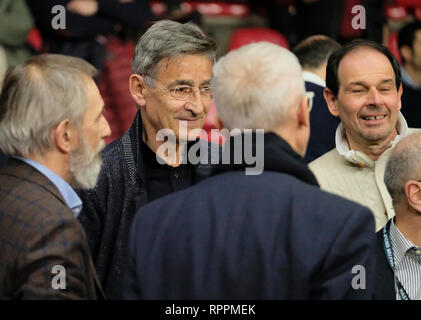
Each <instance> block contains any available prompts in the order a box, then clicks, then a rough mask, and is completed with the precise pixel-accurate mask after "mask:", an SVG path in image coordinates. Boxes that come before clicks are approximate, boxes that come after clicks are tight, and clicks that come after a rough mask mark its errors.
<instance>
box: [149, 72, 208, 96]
mask: <svg viewBox="0 0 421 320" xmlns="http://www.w3.org/2000/svg"><path fill="white" fill-rule="evenodd" d="M142 76H143V77H147V78H149V79H152V80H155V81H157V82H161V83H162V81H159V80H158V79H156V78H152V77H151V76H149V75H148V74H143V75H142ZM148 85H149V84H148ZM160 90H162V91H165V92H168V93H169V94H170V96H171V97H172V98H174V99H177V100H183V101H186V100H190V99H192V98H194V97H195V94H196V92H199V93H200V98H201V99H202V100H205V101H209V100H210V99H211V98H212V90H211V86H210V85H207V84H206V85H203V86H201V87H200V88H194V87H191V86H188V85H177V86H175V87H174V88H170V89H168V88H164V89H160Z"/></svg>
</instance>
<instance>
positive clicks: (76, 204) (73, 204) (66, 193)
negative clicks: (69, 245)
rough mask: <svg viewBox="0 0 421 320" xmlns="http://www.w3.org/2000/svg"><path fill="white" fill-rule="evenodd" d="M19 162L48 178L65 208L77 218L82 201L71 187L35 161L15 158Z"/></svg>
mask: <svg viewBox="0 0 421 320" xmlns="http://www.w3.org/2000/svg"><path fill="white" fill-rule="evenodd" d="M15 158H17V159H19V160H22V161H24V162H25V163H27V164H28V165H30V166H31V167H33V168H35V169H36V170H38V171H39V172H41V173H42V174H43V175H44V176H46V177H47V178H48V180H50V181H51V182H52V183H53V184H54V185H55V186H56V187H57V189H58V191H59V192H60V194H61V195H62V196H63V199H64V201H65V202H66V204H67V206H68V207H69V208H70V209H71V210H72V212H73V214H74V215H75V217H77V216H78V215H79V213H80V211H81V210H82V201H81V200H80V198H79V196H78V195H77V193H76V192H75V191H74V190H73V189H72V187H71V186H70V185H69V184H68V183H67V182H66V181H65V180H64V179H63V178H62V177H60V176H59V175H58V174H56V173H54V172H53V171H51V170H50V169H48V168H47V167H46V166H44V165H42V164H40V163H39V162H37V161H34V160H31V159H26V158H21V157H15Z"/></svg>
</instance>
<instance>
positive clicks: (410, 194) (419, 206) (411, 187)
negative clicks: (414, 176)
mask: <svg viewBox="0 0 421 320" xmlns="http://www.w3.org/2000/svg"><path fill="white" fill-rule="evenodd" d="M405 197H406V200H407V201H408V204H409V206H411V207H412V208H414V209H415V210H416V211H417V212H421V185H420V182H417V181H413V180H409V181H407V182H406V183H405Z"/></svg>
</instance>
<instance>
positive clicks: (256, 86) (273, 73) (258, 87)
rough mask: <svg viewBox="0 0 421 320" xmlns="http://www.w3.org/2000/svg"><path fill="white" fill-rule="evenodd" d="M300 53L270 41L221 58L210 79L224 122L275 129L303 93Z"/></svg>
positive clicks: (237, 125) (250, 45) (244, 126)
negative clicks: (295, 53)
mask: <svg viewBox="0 0 421 320" xmlns="http://www.w3.org/2000/svg"><path fill="white" fill-rule="evenodd" d="M301 71H302V70H301V66H300V64H299V62H298V59H297V57H296V56H295V55H294V54H293V53H291V52H290V51H288V50H286V49H284V48H282V47H280V46H277V45H275V44H272V43H269V42H257V43H252V44H249V45H246V46H243V47H241V48H239V49H237V50H234V51H231V52H230V53H228V54H227V55H226V56H224V57H222V58H221V59H219V61H218V62H217V63H216V64H215V66H214V68H213V77H212V80H211V86H212V92H213V97H214V100H215V104H216V107H217V110H218V114H219V117H220V118H221V120H222V122H223V123H224V125H225V126H226V127H227V128H229V129H233V128H238V129H264V130H265V131H268V130H271V129H274V128H275V127H277V126H279V125H280V124H282V123H283V122H284V121H285V120H286V116H287V113H288V111H289V108H290V107H291V105H292V104H293V103H294V102H297V106H298V100H299V97H300V96H302V95H304V93H305V89H304V80H303V77H302V72H301Z"/></svg>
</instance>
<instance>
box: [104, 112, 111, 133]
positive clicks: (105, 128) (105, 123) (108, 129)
mask: <svg viewBox="0 0 421 320" xmlns="http://www.w3.org/2000/svg"><path fill="white" fill-rule="evenodd" d="M102 121H103V124H102V137H103V138H107V137H109V136H110V135H111V128H110V124H109V123H108V121H107V119H105V117H104V116H102Z"/></svg>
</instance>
